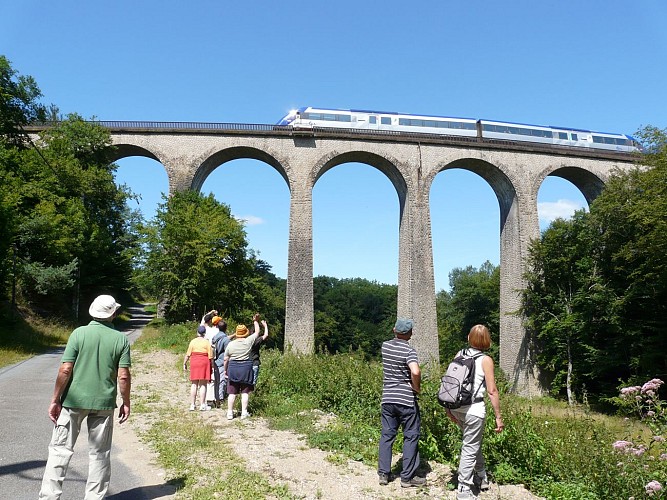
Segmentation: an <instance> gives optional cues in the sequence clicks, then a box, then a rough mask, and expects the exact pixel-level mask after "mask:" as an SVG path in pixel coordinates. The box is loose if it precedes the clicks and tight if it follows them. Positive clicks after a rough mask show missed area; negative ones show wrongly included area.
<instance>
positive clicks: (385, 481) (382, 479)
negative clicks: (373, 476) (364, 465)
mask: <svg viewBox="0 0 667 500" xmlns="http://www.w3.org/2000/svg"><path fill="white" fill-rule="evenodd" d="M378 477H379V478H380V479H379V482H380V486H385V485H387V484H389V474H385V473H384V472H378Z"/></svg>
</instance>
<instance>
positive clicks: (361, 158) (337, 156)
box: [310, 151, 408, 213]
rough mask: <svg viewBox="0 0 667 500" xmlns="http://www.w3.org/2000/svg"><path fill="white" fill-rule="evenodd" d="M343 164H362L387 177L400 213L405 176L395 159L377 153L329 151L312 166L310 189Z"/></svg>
mask: <svg viewBox="0 0 667 500" xmlns="http://www.w3.org/2000/svg"><path fill="white" fill-rule="evenodd" d="M343 163H363V164H365V165H369V166H371V167H374V168H376V169H378V170H379V171H380V172H382V173H383V174H384V175H386V176H387V178H388V179H389V181H390V182H391V183H392V185H393V186H394V188H395V189H396V192H397V194H398V199H399V203H400V207H401V213H402V212H403V208H404V205H405V200H406V196H407V191H408V184H407V182H406V176H404V175H403V173H402V172H401V171H400V169H399V167H398V166H399V165H400V162H399V161H398V160H396V159H395V158H387V157H385V156H382V155H379V154H377V153H372V152H369V151H345V152H338V151H331V152H330V153H329V154H327V155H325V156H323V157H322V158H320V160H319V161H317V162H316V164H315V165H314V167H313V169H312V171H311V175H310V179H311V182H310V187H311V188H312V187H314V186H315V183H316V182H317V181H318V180H319V179H320V177H322V176H323V175H324V174H325V173H326V172H328V171H329V170H331V169H332V168H334V167H336V166H338V165H342V164H343Z"/></svg>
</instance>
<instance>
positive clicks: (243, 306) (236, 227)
mask: <svg viewBox="0 0 667 500" xmlns="http://www.w3.org/2000/svg"><path fill="white" fill-rule="evenodd" d="M145 234H146V241H145V242H146V245H147V257H146V264H145V267H144V268H143V270H141V271H140V272H141V273H144V276H143V278H142V279H141V281H142V282H143V283H144V285H145V286H146V288H147V292H148V293H149V294H150V295H153V296H155V297H161V298H162V299H163V300H164V304H165V318H166V319H167V320H168V321H169V322H182V321H188V320H192V319H195V318H196V319H198V317H197V316H198V315H199V314H200V312H202V311H203V310H204V309H205V308H212V307H216V308H217V309H218V310H219V311H220V312H221V313H222V314H223V315H224V316H225V317H226V318H229V317H241V318H243V317H246V316H247V317H250V316H249V315H250V314H251V312H252V309H254V308H256V306H257V303H256V302H255V299H254V297H255V293H254V289H255V288H256V286H258V283H259V281H260V280H261V277H260V276H259V275H257V274H254V273H253V271H254V270H255V262H254V258H253V257H252V255H250V254H249V252H248V250H247V242H246V238H245V231H244V229H243V226H242V224H241V223H240V222H239V221H237V220H236V219H234V218H233V217H232V215H231V212H230V209H229V207H228V206H227V205H225V204H223V203H220V202H218V201H217V200H216V199H215V198H214V197H213V195H212V194H211V195H208V196H203V195H201V194H200V193H197V192H195V191H184V192H179V193H175V194H173V195H172V196H170V197H169V198H167V197H164V203H163V204H161V205H160V206H159V207H158V211H157V214H156V216H155V219H154V222H153V223H151V224H149V225H148V228H147V230H146V231H145Z"/></svg>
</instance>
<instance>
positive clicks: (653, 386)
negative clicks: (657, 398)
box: [641, 378, 664, 393]
mask: <svg viewBox="0 0 667 500" xmlns="http://www.w3.org/2000/svg"><path fill="white" fill-rule="evenodd" d="M662 384H664V382H663V381H662V380H660V379H659V378H654V379H652V380H649V381H648V382H646V383H645V384H644V385H642V387H641V391H642V392H643V393H647V392H648V391H654V392H655V391H657V390H658V389H659V388H660V386H661V385H662Z"/></svg>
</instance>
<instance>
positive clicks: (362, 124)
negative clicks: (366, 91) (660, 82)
mask: <svg viewBox="0 0 667 500" xmlns="http://www.w3.org/2000/svg"><path fill="white" fill-rule="evenodd" d="M277 125H283V126H288V127H292V128H295V129H300V130H303V129H309V128H310V129H312V128H313V127H326V128H341V129H357V130H382V131H389V132H397V133H403V132H405V133H420V134H436V135H446V136H458V137H471V138H485V139H496V140H502V141H521V142H530V143H542V144H553V145H559V146H571V147H584V148H593V149H604V150H609V151H623V152H628V153H630V152H637V151H642V147H641V144H640V143H639V141H637V140H636V139H635V138H634V137H632V136H630V135H626V134H614V133H608V132H593V131H591V130H582V129H573V128H566V127H552V126H542V125H526V124H521V123H509V122H502V121H494V120H483V119H474V118H454V117H447V116H424V115H409V114H402V113H394V112H385V111H371V110H363V109H328V108H314V107H311V106H308V107H302V108H299V109H294V110H292V111H290V112H289V113H288V114H287V115H285V116H284V117H283V118H282V119H281V120H280V121H279V122H278V123H277Z"/></svg>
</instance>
